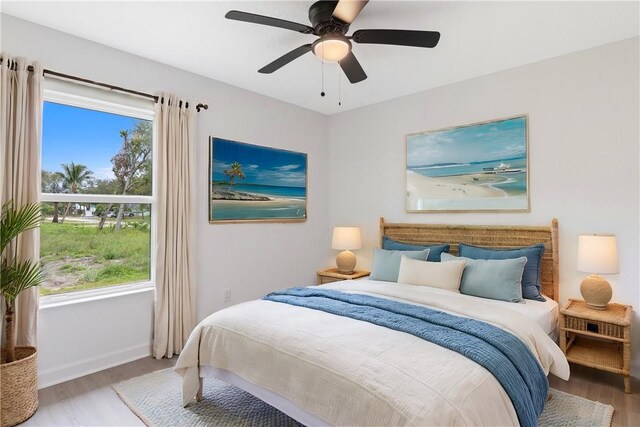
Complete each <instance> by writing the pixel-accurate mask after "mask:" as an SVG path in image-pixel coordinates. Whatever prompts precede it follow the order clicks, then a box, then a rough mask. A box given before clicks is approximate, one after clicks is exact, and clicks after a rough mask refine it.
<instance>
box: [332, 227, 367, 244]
mask: <svg viewBox="0 0 640 427" xmlns="http://www.w3.org/2000/svg"><path fill="white" fill-rule="evenodd" d="M331 247H332V248H333V249H340V250H350V249H360V248H361V247H362V238H361V236H360V227H333V239H332V240H331Z"/></svg>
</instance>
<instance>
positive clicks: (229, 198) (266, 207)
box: [209, 137, 307, 223]
mask: <svg viewBox="0 0 640 427" xmlns="http://www.w3.org/2000/svg"><path fill="white" fill-rule="evenodd" d="M306 220H307V155H306V154H305V153H298V152H295V151H287V150H281V149H277V148H270V147H263V146H260V145H253V144H246V143H243V142H236V141H230V140H227V139H222V138H214V137H211V138H209V222H210V223H218V222H301V221H306Z"/></svg>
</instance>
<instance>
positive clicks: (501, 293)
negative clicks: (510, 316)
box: [442, 254, 527, 302]
mask: <svg viewBox="0 0 640 427" xmlns="http://www.w3.org/2000/svg"><path fill="white" fill-rule="evenodd" d="M452 260H464V261H467V265H466V266H465V268H464V272H463V273H462V281H461V282H460V293H461V294H466V295H473V296H476V297H481V298H490V299H497V300H501V301H507V302H520V301H522V285H521V283H520V281H521V280H522V272H523V271H524V266H525V264H526V263H527V257H524V256H523V257H520V258H514V259H471V258H465V257H455V256H453V255H450V254H442V261H443V262H447V261H452Z"/></svg>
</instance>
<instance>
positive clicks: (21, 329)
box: [0, 53, 43, 346]
mask: <svg viewBox="0 0 640 427" xmlns="http://www.w3.org/2000/svg"><path fill="white" fill-rule="evenodd" d="M1 56H2V59H3V60H2V65H1V66H0V203H2V204H4V203H5V202H6V201H8V200H13V203H15V204H16V205H22V204H25V203H33V202H37V201H38V199H39V190H40V144H41V134H42V86H43V77H42V67H41V66H40V65H39V64H37V63H33V64H32V65H33V69H34V70H33V72H30V71H28V70H27V67H28V65H29V64H28V63H27V61H26V60H25V58H12V57H11V56H10V55H8V54H5V53H3V54H2V55H1ZM17 245H18V250H19V252H18V257H20V258H21V259H34V260H37V259H38V258H39V255H40V247H39V245H40V234H39V231H38V230H37V229H36V230H31V231H27V232H25V233H23V234H22V235H20V236H19V238H18V240H17ZM38 295H39V292H38V288H37V287H35V288H31V289H27V290H25V291H24V292H22V293H21V294H20V296H19V297H18V298H17V300H16V310H15V320H14V324H15V327H16V335H15V336H16V344H17V345H32V346H35V345H36V340H37V336H36V334H37V331H36V325H37V315H38ZM2 311H4V301H3V303H2ZM3 314H4V313H3ZM3 319H4V316H3ZM3 330H4V328H3Z"/></svg>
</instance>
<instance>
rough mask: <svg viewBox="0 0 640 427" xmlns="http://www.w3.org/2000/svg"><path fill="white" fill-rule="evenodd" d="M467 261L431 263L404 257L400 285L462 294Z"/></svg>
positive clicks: (399, 278)
mask: <svg viewBox="0 0 640 427" xmlns="http://www.w3.org/2000/svg"><path fill="white" fill-rule="evenodd" d="M466 264H467V262H466V261H464V260H460V261H447V262H430V261H420V260H417V259H411V258H408V257H406V256H404V255H403V256H402V260H400V272H399V273H398V283H406V284H408V285H418V286H431V287H433V288H440V289H446V290H449V291H453V292H460V290H459V289H460V281H461V280H462V272H463V271H464V266H465V265H466Z"/></svg>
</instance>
